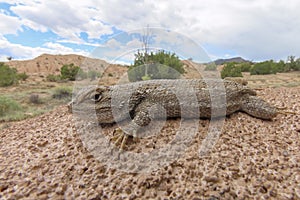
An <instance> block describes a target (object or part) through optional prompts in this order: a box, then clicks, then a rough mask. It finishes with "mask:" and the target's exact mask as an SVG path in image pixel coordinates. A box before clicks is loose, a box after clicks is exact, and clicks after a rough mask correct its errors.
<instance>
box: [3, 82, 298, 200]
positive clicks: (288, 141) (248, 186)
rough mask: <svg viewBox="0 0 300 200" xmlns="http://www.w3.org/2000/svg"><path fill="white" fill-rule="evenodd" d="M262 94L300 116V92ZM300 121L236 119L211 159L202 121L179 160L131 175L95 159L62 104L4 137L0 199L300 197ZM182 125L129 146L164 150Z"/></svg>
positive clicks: (168, 125) (107, 129) (240, 116)
mask: <svg viewBox="0 0 300 200" xmlns="http://www.w3.org/2000/svg"><path fill="white" fill-rule="evenodd" d="M258 94H259V96H261V97H262V98H264V99H265V100H267V101H268V102H270V103H271V104H273V105H275V106H278V107H287V109H288V110H290V111H293V112H296V113H300V103H299V98H300V88H299V87H291V88H287V87H286V88H284V87H280V88H267V89H263V90H258ZM299 121H300V115H299V114H295V115H293V114H289V115H278V116H277V117H276V118H275V119H274V120H273V121H263V120H260V119H256V118H252V117H250V116H248V115H246V114H244V113H235V114H233V115H232V116H230V117H229V118H227V119H226V121H225V123H224V126H223V129H222V132H221V135H220V137H219V139H218V141H217V143H216V145H215V146H214V147H213V148H212V150H211V153H210V154H207V155H206V156H204V157H199V148H200V147H201V144H202V141H203V140H204V138H205V137H206V134H207V129H208V127H209V123H210V122H209V121H208V120H200V121H199V127H198V131H197V133H196V135H195V136H194V137H193V138H192V142H191V143H190V144H189V146H188V147H187V148H186V149H185V152H184V154H183V155H181V156H180V157H178V159H176V160H174V161H172V162H170V164H168V165H166V166H162V167H158V168H157V169H156V170H154V171H152V172H149V173H138V172H137V173H131V172H130V173H129V172H126V171H125V172H124V171H122V170H119V169H114V168H113V166H108V165H106V164H105V162H104V160H101V159H98V158H96V157H95V156H94V155H93V154H92V151H90V150H88V148H87V147H88V144H86V143H84V142H83V140H82V137H80V134H79V133H78V131H79V130H78V129H77V128H76V126H75V125H76V121H74V120H73V118H72V115H71V114H69V113H68V112H67V108H66V106H62V107H59V108H58V109H56V110H54V111H52V112H50V113H47V114H44V115H42V116H39V117H35V118H32V119H27V120H24V121H20V122H16V123H13V124H11V125H10V126H9V127H8V128H6V129H4V130H1V131H0V138H1V140H0V199H194V200H196V199H211V200H212V199H300V164H299V163H300V154H299V152H300V124H299ZM179 126H180V119H178V120H169V121H168V122H167V123H166V124H165V126H164V128H163V130H162V131H161V134H159V135H158V136H156V137H152V138H147V139H145V140H143V139H141V140H140V141H132V140H131V141H129V143H128V148H127V150H128V151H132V152H136V153H139V152H141V151H142V152H143V151H145V152H149V151H151V150H154V149H155V148H156V149H159V148H163V147H164V146H166V145H167V144H169V143H170V142H171V141H172V139H173V138H174V135H175V134H176V130H177V129H178V127H179ZM114 128H116V125H115V126H110V127H104V128H103V132H102V133H103V134H104V135H105V134H106V135H109V134H111V132H112V130H113V129H114ZM102 133H99V134H102ZM110 145H113V143H111V144H110ZM100 149H101V148H100ZM102 149H103V148H102ZM150 164H151V162H150Z"/></svg>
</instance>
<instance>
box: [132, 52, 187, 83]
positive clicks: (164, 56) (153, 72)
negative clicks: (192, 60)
mask: <svg viewBox="0 0 300 200" xmlns="http://www.w3.org/2000/svg"><path fill="white" fill-rule="evenodd" d="M127 73H128V78H129V81H131V82H134V81H141V80H143V79H144V80H145V79H146V80H148V79H149V77H150V79H176V78H179V77H180V75H181V74H183V73H184V69H183V64H182V62H181V61H180V59H179V58H178V56H176V54H175V53H169V52H165V51H158V52H156V53H153V52H151V53H150V54H149V53H140V52H138V53H137V54H135V60H134V64H133V65H131V66H129V70H128V72H127ZM143 77H144V78H143Z"/></svg>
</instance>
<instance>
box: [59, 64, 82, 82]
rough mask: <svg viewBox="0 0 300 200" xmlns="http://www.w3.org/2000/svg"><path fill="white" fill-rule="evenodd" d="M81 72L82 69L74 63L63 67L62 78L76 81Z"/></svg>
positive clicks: (61, 70)
mask: <svg viewBox="0 0 300 200" xmlns="http://www.w3.org/2000/svg"><path fill="white" fill-rule="evenodd" d="M79 70H80V67H78V66H75V65H74V64H73V63H72V64H68V65H63V66H62V68H61V69H60V73H61V78H62V79H66V80H70V81H75V80H76V76H77V74H78V72H79Z"/></svg>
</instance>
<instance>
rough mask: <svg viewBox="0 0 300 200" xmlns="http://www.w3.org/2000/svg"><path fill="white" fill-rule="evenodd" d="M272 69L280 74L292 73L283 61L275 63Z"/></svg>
mask: <svg viewBox="0 0 300 200" xmlns="http://www.w3.org/2000/svg"><path fill="white" fill-rule="evenodd" d="M272 68H273V71H274V72H279V73H282V72H288V71H290V69H289V67H288V66H287V65H286V64H285V63H284V61H283V60H281V61H279V62H278V63H273V66H272Z"/></svg>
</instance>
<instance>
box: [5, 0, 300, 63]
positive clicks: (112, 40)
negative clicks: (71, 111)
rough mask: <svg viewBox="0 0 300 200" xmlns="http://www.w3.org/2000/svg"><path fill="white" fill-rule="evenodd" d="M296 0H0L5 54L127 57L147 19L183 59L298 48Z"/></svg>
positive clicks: (273, 54)
mask: <svg viewBox="0 0 300 200" xmlns="http://www.w3.org/2000/svg"><path fill="white" fill-rule="evenodd" d="M299 8H300V2H299V1H297V0H288V1H286V0H278V1H276V3H275V2H274V1H271V0H252V1H248V0H232V1H230V2H227V3H226V2H225V1H218V0H199V1H191V2H187V1H183V0H174V1H172V2H166V1H118V0H114V1H110V2H107V1H105V0H99V1H93V0H85V1H79V0H74V1H66V0H56V1H46V0H37V1H32V0H16V1H13V0H0V21H1V24H0V30H1V32H0V61H5V60H6V58H7V57H8V56H12V57H13V58H14V59H31V58H34V57H36V56H39V55H40V54H43V53H50V54H71V53H74V54H81V55H85V56H95V57H99V58H102V59H105V60H108V61H112V60H118V59H119V61H120V62H130V60H132V58H133V57H132V55H133V52H134V50H136V49H137V48H140V47H141V43H140V39H141V36H142V35H143V34H145V30H146V29H145V27H146V26H149V27H156V28H158V27H159V28H160V29H159V30H160V31H157V30H158V29H153V31H152V32H151V34H152V36H153V38H155V40H156V41H153V43H152V44H151V45H153V47H155V48H158V49H159V48H165V49H168V50H170V51H175V53H177V52H176V51H178V54H181V55H182V58H183V59H184V58H185V57H186V58H187V57H193V58H197V57H198V58H199V59H200V57H201V55H203V54H205V53H206V54H207V56H208V57H209V58H210V59H211V60H214V59H217V58H229V57H235V56H242V57H244V58H246V59H249V60H254V61H260V60H268V59H274V60H279V59H284V60H285V59H286V57H287V56H289V55H295V56H296V57H299V56H300V55H299V54H300V37H299V35H300V29H299V27H300V14H299V13H300V12H298V10H299ZM170 38H171V39H170ZM196 44H197V45H198V46H197V45H196ZM195 45H196V46H197V47H196V46H195ZM130 48H131V49H130ZM195 51H197V52H198V54H197V53H195ZM204 57H205V56H204ZM202 58H203V57H201V59H202ZM201 59H200V60H201ZM205 59H206V58H205ZM196 60H197V59H196Z"/></svg>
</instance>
